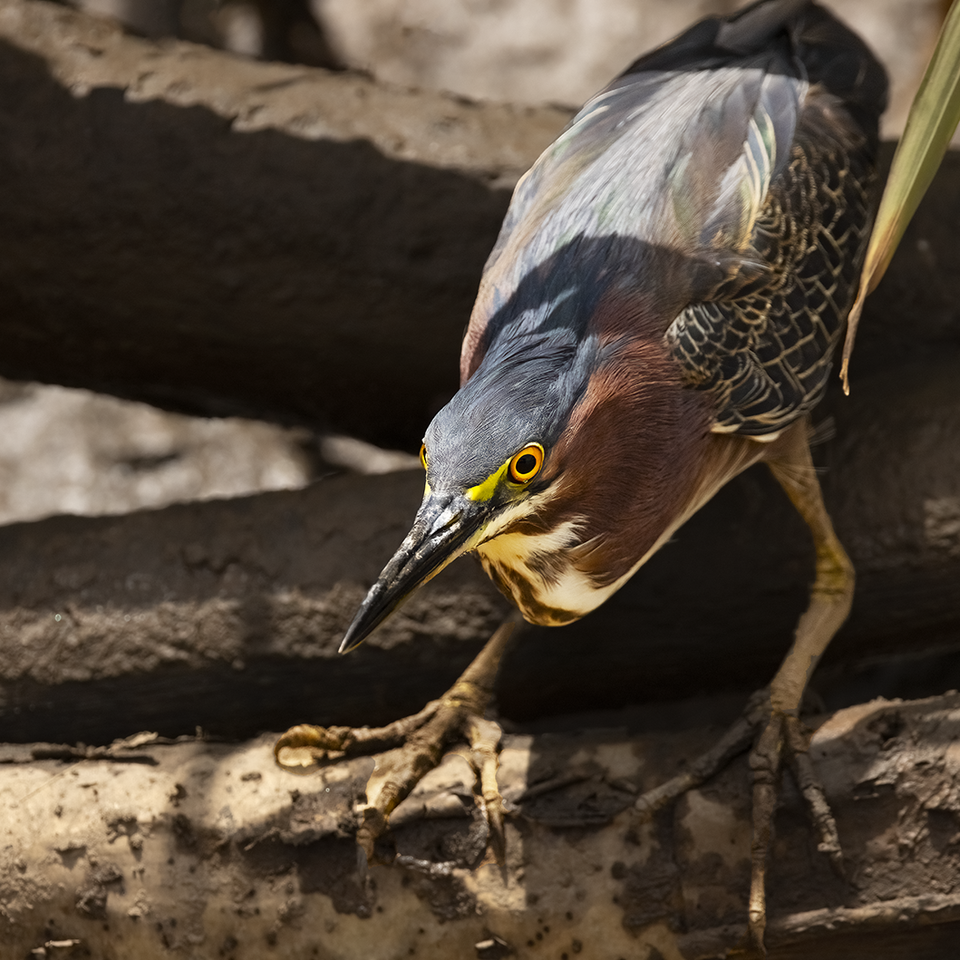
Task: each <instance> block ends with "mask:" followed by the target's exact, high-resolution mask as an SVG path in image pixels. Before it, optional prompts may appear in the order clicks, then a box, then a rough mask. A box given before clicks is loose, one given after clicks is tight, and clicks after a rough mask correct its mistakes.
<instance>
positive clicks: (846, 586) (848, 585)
mask: <svg viewBox="0 0 960 960" xmlns="http://www.w3.org/2000/svg"><path fill="white" fill-rule="evenodd" d="M807 436H808V427H807V425H806V423H799V424H797V425H796V426H795V427H793V428H792V429H791V430H789V431H788V432H787V433H785V434H784V435H783V437H781V439H780V440H779V441H777V442H775V443H772V444H771V445H770V450H769V453H767V455H766V457H765V459H766V462H767V464H768V466H769V467H770V470H771V471H772V473H773V475H774V476H775V477H776V478H777V480H778V481H779V483H780V485H781V486H782V487H783V489H784V490H785V491H786V493H787V496H789V497H790V500H791V502H792V503H793V505H794V506H795V507H796V508H797V511H798V512H799V513H800V515H801V516H802V517H803V519H804V520H805V521H806V523H807V526H808V527H809V528H810V532H811V534H812V535H813V542H814V547H815V549H816V576H815V578H814V582H813V586H812V588H811V591H810V602H809V605H808V607H807V609H806V610H805V611H804V613H803V615H802V616H801V617H800V620H799V621H798V623H797V627H796V631H795V634H794V640H793V645H792V646H791V648H790V651H789V653H787V656H786V657H785V659H784V661H783V663H782V665H781V666H780V669H779V670H778V671H777V674H776V676H775V677H774V678H773V681H772V682H771V683H770V686H769V687H767V688H766V689H764V690H761V691H759V692H758V693H757V694H755V695H754V696H753V697H751V699H750V702H749V704H748V705H747V708H746V710H745V711H744V713H743V715H742V716H741V717H740V719H739V720H737V722H736V723H734V725H733V726H732V727H731V728H730V729H729V730H728V731H727V733H726V734H725V735H724V736H723V737H722V738H721V740H720V741H719V742H718V743H717V745H716V746H715V747H714V748H713V749H712V750H710V751H708V752H707V753H705V754H703V755H702V756H700V757H699V758H697V759H696V760H695V761H694V762H693V763H692V764H691V765H690V767H689V769H688V770H687V772H686V773H684V774H682V775H680V776H678V777H674V778H673V779H672V780H670V781H668V782H667V783H665V784H663V785H662V786H660V787H657V788H655V789H654V790H651V791H649V792H648V793H646V794H644V795H643V796H642V797H640V799H639V800H638V801H637V811H638V816H639V817H640V818H641V819H648V818H649V817H651V816H653V814H654V813H655V812H656V811H657V810H659V809H661V808H662V807H664V806H666V805H667V804H669V803H671V802H673V801H674V800H676V799H677V798H678V797H679V796H681V795H682V794H683V793H685V792H686V791H687V790H690V789H692V788H694V787H697V786H699V785H700V784H702V783H704V782H705V781H706V780H708V779H709V778H710V777H712V776H713V775H714V774H716V773H717V772H718V771H720V770H721V769H723V767H724V766H725V765H726V764H727V763H728V762H729V761H730V760H731V759H732V758H733V757H735V756H736V755H737V754H738V753H742V752H743V751H744V750H746V749H747V748H748V747H749V746H750V745H751V744H753V747H752V750H751V752H750V766H751V769H752V771H753V841H752V844H751V861H752V863H751V883H750V907H749V911H750V913H749V933H750V939H751V941H752V942H753V945H754V947H755V949H756V950H757V952H759V953H760V954H761V955H762V954H764V952H765V951H764V947H763V935H764V930H765V928H766V895H765V879H766V865H767V854H768V851H769V849H770V839H771V832H772V826H773V816H774V813H775V810H776V801H777V779H778V774H779V771H780V765H781V759H782V756H783V753H784V745H786V755H787V760H788V763H789V764H790V767H791V770H792V772H793V774H794V776H795V778H796V780H797V784H798V786H799V788H800V790H801V792H802V794H803V796H804V798H805V800H806V803H807V807H808V810H809V813H810V817H811V820H812V822H813V824H814V827H815V829H816V830H817V832H818V834H819V844H818V846H819V849H820V851H821V852H823V853H825V854H826V855H827V856H829V857H830V861H831V864H832V865H833V866H834V868H835V869H836V870H838V872H842V858H841V851H840V843H839V839H838V836H837V829H836V824H835V823H834V820H833V816H832V815H831V813H830V809H829V807H828V805H827V802H826V799H825V798H824V794H823V789H822V787H821V786H820V784H819V781H818V780H817V778H816V775H815V773H814V770H813V765H812V763H811V761H810V758H809V755H808V753H807V745H808V738H807V735H806V733H805V731H804V729H803V726H802V724H801V723H800V717H799V714H800V702H801V700H802V699H803V693H804V690H805V689H806V686H807V682H808V681H809V679H810V676H811V674H812V673H813V671H814V669H815V667H816V665H817V663H818V661H819V660H820V657H821V656H822V655H823V653H824V651H825V650H826V649H827V646H828V645H829V643H830V641H831V639H832V638H833V635H834V634H835V633H836V632H837V630H839V628H840V626H841V625H842V623H843V621H844V620H845V619H846V618H847V614H848V613H849V612H850V604H851V602H852V600H853V587H854V571H853V565H852V564H851V563H850V560H849V558H848V557H847V555H846V553H845V552H844V549H843V547H842V546H841V545H840V541H839V540H838V539H837V535H836V533H834V530H833V525H832V523H831V522H830V517H829V516H828V514H827V510H826V506H825V505H824V502H823V494H822V491H821V489H820V483H819V481H818V480H817V475H816V471H815V470H814V466H813V460H812V459H811V456H810V446H809V443H808V440H807Z"/></svg>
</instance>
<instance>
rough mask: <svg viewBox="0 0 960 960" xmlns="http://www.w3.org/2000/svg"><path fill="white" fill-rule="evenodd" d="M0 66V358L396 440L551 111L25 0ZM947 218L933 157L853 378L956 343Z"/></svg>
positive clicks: (952, 182) (75, 378)
mask: <svg viewBox="0 0 960 960" xmlns="http://www.w3.org/2000/svg"><path fill="white" fill-rule="evenodd" d="M0 81H2V82H0V118H2V120H0V132H2V136H0V175H2V178H3V183H4V186H5V201H4V215H3V217H2V218H0V333H2V336H3V343H4V350H3V356H2V357H0V374H3V375H6V376H11V377H14V378H18V379H39V380H45V381H51V382H57V383H64V384H68V385H75V386H86V387H91V388H93V389H98V390H104V391H108V392H115V393H118V394H121V395H126V396H134V397H137V398H140V399H146V400H150V401H152V402H155V403H159V404H161V405H167V406H174V407H177V408H181V409H189V410H193V411H203V412H213V413H223V412H240V413H247V414H249V413H254V414H257V415H260V416H266V415H270V416H275V417H279V418H281V419H287V420H299V421H307V422H310V423H313V424H320V425H324V426H328V427H333V428H335V429H337V430H340V431H343V432H347V433H351V434H354V435H357V436H364V437H366V438H368V439H372V440H375V441H377V442H380V443H383V444H386V445H388V446H397V447H402V448H406V449H413V450H415V449H416V448H417V446H418V444H419V438H420V436H421V433H422V430H423V427H424V424H425V423H426V422H427V421H428V419H429V416H430V414H431V412H432V411H433V410H435V409H436V407H437V405H438V404H439V403H440V402H442V400H443V399H444V398H445V397H446V396H447V395H448V394H449V393H450V392H451V391H452V390H453V389H454V388H455V385H456V357H457V355H458V351H459V339H460V336H461V333H462V330H463V327H464V325H465V323H466V319H467V316H468V314H469V309H470V306H471V303H472V299H473V297H474V294H475V292H476V284H477V282H478V279H479V275H480V269H481V266H482V264H483V262H484V260H485V258H486V256H487V253H488V252H489V250H490V248H491V247H492V245H493V241H494V238H495V236H496V233H497V231H498V229H499V225H500V221H501V219H502V216H503V213H504V211H505V209H506V203H507V199H508V192H509V189H511V188H512V186H513V183H514V182H515V180H516V178H517V177H518V176H519V175H520V174H521V173H522V171H523V170H524V169H525V168H526V167H527V166H528V165H529V164H530V163H531V162H532V161H533V160H534V159H535V157H536V156H537V154H538V153H539V151H540V150H541V149H542V148H543V147H544V146H545V145H546V144H547V143H548V142H549V141H550V140H551V139H552V138H553V136H554V135H555V134H556V132H557V131H558V130H559V129H560V127H561V126H562V124H563V123H564V122H565V121H566V119H567V117H568V114H567V113H566V112H564V111H562V110H557V109H551V108H540V109H534V108H529V109H523V108H516V107H510V106H501V105H494V104H474V103H469V102H465V101H463V100H461V99H457V98H453V97H448V96H443V95H441V94H436V93H425V92H411V91H406V90H398V89H395V88H391V87H388V86H384V85H378V84H376V83H374V82H373V81H371V80H370V79H369V78H366V77H363V76H358V75H355V74H330V73H325V72H324V71H322V70H316V69H310V68H306V67H294V66H288V65H282V64H263V63H255V62H251V61H248V60H243V59H240V58H237V57H232V56H230V55H228V54H223V53H219V52H217V51H212V50H206V49H203V48H200V47H196V46H193V45H190V44H184V43H151V42H148V41H144V40H140V39H137V38H133V37H127V36H124V35H123V34H122V33H120V32H119V31H118V30H117V29H115V28H112V27H110V26H108V25H105V24H104V23H101V22H97V21H94V20H92V19H90V18H87V17H84V16H83V15H81V14H77V13H75V12H73V11H71V10H68V9H65V8H63V7H60V6H56V5H54V4H48V3H41V2H38V0H2V2H0ZM958 220H960V158H957V157H955V156H951V157H950V158H948V162H947V164H946V165H945V167H944V170H943V172H942V173H941V175H940V177H939V178H938V179H937V181H936V183H935V185H934V188H933V191H932V193H931V197H930V199H929V200H928V201H927V202H926V203H925V204H924V206H923V207H922V208H921V211H920V214H919V215H918V218H917V220H916V222H915V223H914V226H913V227H911V230H910V232H909V233H908V236H907V239H906V241H905V243H904V246H903V248H902V250H901V253H900V255H899V256H898V258H897V260H896V261H895V262H894V265H893V267H892V269H891V272H890V274H889V275H888V278H887V279H886V280H885V281H884V285H883V286H882V287H881V290H880V291H879V292H878V293H877V294H876V295H875V296H874V297H873V298H872V300H871V302H870V305H869V307H868V312H867V316H866V317H865V319H864V322H863V325H862V334H861V337H860V342H859V344H858V350H857V354H856V356H855V359H854V366H853V377H854V380H853V382H854V386H855V387H856V384H857V378H858V377H861V376H863V375H865V374H866V372H867V371H868V369H869V366H870V363H871V362H872V357H873V352H874V347H873V345H872V343H873V339H872V338H874V337H879V340H878V342H879V343H880V347H879V349H880V350H881V351H882V350H883V349H884V347H883V344H884V343H885V342H889V338H890V337H892V338H893V339H894V341H895V342H897V343H898V344H900V345H901V346H902V347H903V351H904V353H905V354H906V355H913V354H914V353H915V352H916V348H915V346H914V343H913V341H914V339H916V338H918V339H919V340H921V341H922V342H923V343H926V344H929V343H930V342H931V340H936V341H937V342H938V344H939V345H940V347H942V348H948V347H951V346H952V347H954V348H955V347H956V345H957V344H958V343H960V323H958V322H957V315H956V309H955V307H954V304H956V303H957V302H960V296H958V293H960V291H958V286H957V285H958V282H960V281H958V278H960V248H958V245H957V244H956V243H955V242H954V239H953V236H952V230H953V225H954V224H956V223H957V222H958ZM905 317H908V318H909V322H908V323H906V322H905V321H904V318H905ZM884 337H886V338H887V339H886V340H884Z"/></svg>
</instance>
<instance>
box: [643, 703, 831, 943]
mask: <svg viewBox="0 0 960 960" xmlns="http://www.w3.org/2000/svg"><path fill="white" fill-rule="evenodd" d="M808 747H809V732H808V731H807V730H806V728H805V727H804V726H803V724H802V723H801V722H800V719H799V718H798V717H797V716H796V714H795V713H792V712H791V713H786V712H783V711H781V710H777V709H776V708H774V707H773V705H772V704H771V702H770V693H769V690H767V689H764V690H760V691H758V692H757V693H755V694H754V695H753V696H752V697H751V698H750V700H749V702H748V704H747V707H746V709H745V710H744V712H743V714H742V715H741V716H740V717H739V719H738V720H737V721H736V722H735V723H734V724H733V725H732V726H731V727H730V728H729V729H728V730H727V732H726V733H725V734H724V735H723V736H722V737H721V738H720V740H719V741H718V742H717V744H716V745H715V746H714V747H713V748H712V749H710V750H708V751H707V752H706V753H703V754H701V755H700V756H699V757H697V758H696V759H695V760H694V761H693V762H692V763H691V764H690V765H689V767H688V769H687V771H686V772H684V773H682V774H680V775H678V776H676V777H674V778H673V779H672V780H669V781H667V782H666V783H664V784H662V785H661V786H659V787H655V788H654V789H653V790H649V791H647V792H646V793H644V794H643V795H642V796H640V797H639V798H638V799H637V801H636V806H635V809H636V816H637V817H638V819H639V820H640V822H645V821H647V820H650V819H651V818H652V817H653V816H654V814H656V812H657V811H658V810H661V809H663V808H664V807H665V806H667V805H669V804H671V803H673V802H674V801H675V800H677V799H678V798H679V797H680V796H681V795H682V794H684V793H686V792H687V791H688V790H692V789H695V788H696V787H698V786H700V785H701V784H703V783H704V782H705V781H707V780H708V779H710V778H711V777H712V776H714V775H715V774H717V773H719V772H720V771H721V770H722V769H723V768H724V767H725V766H726V765H727V764H728V763H729V762H730V761H731V760H732V759H733V758H734V757H736V756H737V755H738V754H741V753H743V752H744V751H745V750H747V749H750V769H751V771H752V774H753V840H752V843H751V877H750V906H749V925H748V935H749V938H750V941H751V946H752V947H753V950H754V952H755V953H756V954H758V955H759V956H766V950H765V948H764V945H763V936H764V930H765V928H766V922H767V910H766V884H765V881H766V868H767V853H768V851H769V849H770V843H771V839H772V834H773V818H774V814H775V813H776V808H777V784H778V780H779V774H780V769H781V766H782V763H783V759H784V754H786V760H787V764H788V765H789V767H790V770H791V772H792V774H793V777H794V779H795V780H796V782H797V786H798V787H799V789H800V792H801V794H802V795H803V798H804V801H805V803H806V807H807V813H808V816H809V817H810V821H811V823H812V825H813V827H814V830H815V831H816V833H817V836H818V844H817V849H818V850H819V851H820V852H821V853H823V854H825V855H826V856H827V857H828V858H829V860H830V864H831V866H832V867H833V869H834V870H835V871H836V873H837V874H838V876H840V877H842V876H843V853H842V851H841V848H840V838H839V835H838V833H837V825H836V821H835V820H834V818H833V814H832V813H831V812H830V807H829V805H828V804H827V800H826V797H825V796H824V792H823V787H822V785H821V783H820V781H819V779H818V778H817V775H816V773H815V771H814V769H813V763H812V761H811V760H810V755H809V752H808Z"/></svg>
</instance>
